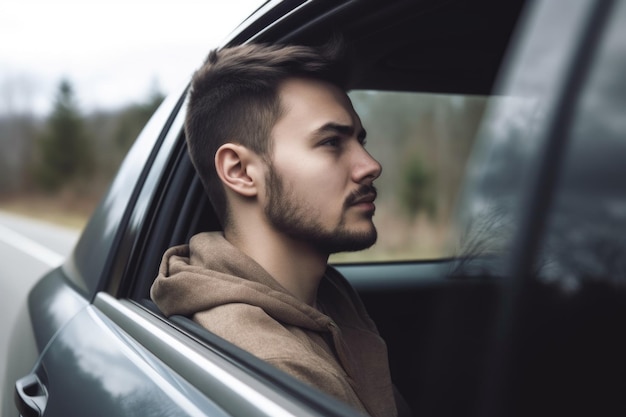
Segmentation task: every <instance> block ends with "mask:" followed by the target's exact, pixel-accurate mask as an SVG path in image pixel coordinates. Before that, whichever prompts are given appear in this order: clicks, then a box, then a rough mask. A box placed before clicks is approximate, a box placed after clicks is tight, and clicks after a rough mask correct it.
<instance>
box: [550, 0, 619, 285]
mask: <svg viewBox="0 0 626 417" xmlns="http://www.w3.org/2000/svg"><path fill="white" fill-rule="evenodd" d="M616 3H617V6H616V9H617V10H616V11H615V12H614V13H613V14H612V17H611V24H610V25H609V28H608V30H607V32H606V33H605V34H604V38H603V42H602V46H601V48H600V49H599V50H598V52H597V56H596V60H595V64H594V65H593V66H592V70H591V73H590V76H589V79H588V82H587V84H586V86H585V88H584V89H583V92H582V96H581V100H580V103H579V105H578V108H577V111H576V114H575V117H574V120H575V122H574V125H573V127H572V131H571V136H570V138H569V147H568V149H567V153H566V157H565V160H564V166H563V173H562V175H561V177H560V182H559V184H558V189H557V190H558V191H557V194H556V198H555V201H554V202H553V204H554V206H553V212H552V214H551V217H550V219H549V222H548V228H547V236H546V243H545V245H544V247H543V253H542V258H541V263H540V265H538V266H539V268H540V269H539V270H540V276H541V277H542V279H544V280H547V281H556V282H558V283H559V284H561V285H562V286H563V287H565V288H569V289H573V288H576V287H578V286H579V285H580V284H581V283H582V282H583V281H585V280H593V281H597V280H604V281H606V280H609V281H619V282H621V283H622V284H623V283H625V282H626V233H625V232H626V163H625V161H626V3H625V2H616Z"/></svg>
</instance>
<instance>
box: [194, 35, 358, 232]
mask: <svg viewBox="0 0 626 417" xmlns="http://www.w3.org/2000/svg"><path fill="white" fill-rule="evenodd" d="M349 76H350V66H349V65H348V63H347V60H346V54H345V53H344V48H343V44H342V42H341V41H340V40H333V41H331V42H329V43H328V44H326V45H324V46H322V47H309V46H296V45H291V46H281V45H266V44H248V45H239V46H234V47H229V48H224V49H221V50H213V51H211V52H210V53H209V56H208V58H207V59H206V61H205V63H204V64H203V65H202V67H200V68H199V69H198V70H197V71H196V72H195V74H194V76H193V78H192V82H191V88H190V92H189V103H188V108H187V114H186V119H185V134H186V137H187V145H188V150H189V155H190V157H191V160H192V162H193V164H194V167H195V168H196V171H197V172H198V175H199V177H200V180H201V181H202V184H203V186H204V188H205V190H206V192H207V194H208V196H209V199H210V200H211V203H212V205H213V208H214V209H215V212H216V214H217V216H218V219H219V220H220V222H221V223H222V226H225V225H226V222H227V221H228V219H227V217H228V213H227V202H226V194H225V191H224V186H223V185H222V184H221V181H220V180H219V177H218V176H217V173H216V170H215V153H216V152H217V150H218V149H219V147H220V146H222V145H223V144H224V143H228V142H236V143H238V144H240V145H243V146H246V147H247V148H249V149H251V150H252V151H254V152H256V153H257V154H259V155H261V156H263V157H266V156H268V155H269V153H270V151H271V143H270V140H269V139H270V132H271V130H272V128H273V126H274V124H275V123H276V122H277V120H278V118H279V117H280V115H281V112H282V109H281V105H280V100H279V97H278V87H279V85H280V83H281V82H282V81H284V80H286V79H288V78H291V77H306V78H314V79H320V80H324V81H328V82H331V83H332V84H335V85H337V86H338V87H340V88H341V89H343V90H344V91H345V90H347V89H348V82H349Z"/></svg>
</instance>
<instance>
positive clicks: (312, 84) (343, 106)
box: [278, 78, 360, 127]
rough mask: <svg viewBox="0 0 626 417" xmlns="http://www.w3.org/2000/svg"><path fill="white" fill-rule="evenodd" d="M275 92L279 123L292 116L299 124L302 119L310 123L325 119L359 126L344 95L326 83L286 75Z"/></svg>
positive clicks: (322, 121) (323, 121) (321, 123)
mask: <svg viewBox="0 0 626 417" xmlns="http://www.w3.org/2000/svg"><path fill="white" fill-rule="evenodd" d="M278 95H279V99H280V103H281V107H282V110H283V115H282V117H281V119H279V122H280V121H281V120H282V119H287V118H294V119H299V120H300V122H301V123H302V122H304V121H305V120H306V121H308V123H310V125H311V126H313V125H316V124H319V126H321V125H323V124H325V123H328V122H336V123H341V124H346V125H359V126H360V120H359V118H358V116H357V114H356V112H355V111H354V108H353V107H352V102H351V101H350V98H349V97H348V95H347V94H346V93H345V92H344V91H343V90H342V89H340V88H339V87H337V86H335V85H334V84H331V83H329V82H326V81H321V80H314V79H308V78H289V79H287V80H285V81H283V83H281V85H280V86H279V88H278ZM319 126H317V127H319Z"/></svg>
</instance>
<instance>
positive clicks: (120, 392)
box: [21, 305, 227, 416]
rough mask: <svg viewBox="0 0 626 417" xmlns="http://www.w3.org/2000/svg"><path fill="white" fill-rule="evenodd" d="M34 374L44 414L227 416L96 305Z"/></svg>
mask: <svg viewBox="0 0 626 417" xmlns="http://www.w3.org/2000/svg"><path fill="white" fill-rule="evenodd" d="M86 335H88V336H87V337H86ZM31 375H32V376H31V381H32V378H33V377H36V380H37V381H39V383H40V385H41V386H40V389H39V392H36V391H33V390H32V388H31V391H30V394H32V395H33V396H35V397H37V396H39V397H41V395H42V394H41V393H42V392H43V393H44V397H45V400H42V399H41V398H40V399H39V400H38V403H39V404H45V406H44V407H42V408H44V413H43V415H44V416H69V415H89V416H116V415H120V416H121V415H141V416H157V415H158V416H162V415H168V416H192V415H194V416H198V415H201V416H225V415H227V414H225V413H224V411H223V410H221V409H220V408H219V407H218V406H217V405H216V404H215V403H213V402H212V401H210V400H209V399H207V397H206V396H204V395H202V394H201V393H200V392H199V391H197V390H196V389H195V388H194V387H193V386H192V385H191V384H189V383H188V382H187V381H185V380H184V379H182V378H180V377H179V376H178V375H177V374H176V373H173V372H171V371H170V370H169V369H168V368H167V367H166V366H165V365H164V364H163V362H162V361H160V360H159V359H157V358H156V357H155V356H154V355H153V354H151V353H150V352H148V351H147V350H146V349H145V348H143V347H141V346H140V345H139V344H137V343H136V342H135V341H134V340H133V339H132V338H130V337H129V336H128V335H127V334H126V333H125V332H123V331H122V330H121V329H120V328H119V327H118V326H116V325H115V324H114V323H113V322H112V321H111V320H109V319H108V318H107V317H106V316H105V315H103V314H102V313H101V312H100V311H99V310H98V309H97V308H96V307H94V306H91V305H90V306H88V307H86V308H84V309H82V310H81V311H80V312H79V313H78V314H77V315H76V316H75V317H74V318H73V319H71V321H70V322H69V323H68V324H67V325H66V326H65V327H64V328H63V329H62V330H61V331H59V332H58V334H57V335H56V336H55V337H54V339H53V340H52V341H51V342H50V343H49V344H48V346H47V347H46V349H45V350H44V352H43V354H42V356H41V358H40V361H39V362H38V364H37V365H36V367H35V369H34V371H33V373H32V374H31ZM21 381H22V382H24V380H21ZM23 391H24V390H23ZM26 391H28V390H26ZM26 394H28V392H25V393H24V394H23V395H26ZM27 397H28V396H27Z"/></svg>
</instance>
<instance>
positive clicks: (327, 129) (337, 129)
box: [313, 122, 367, 141]
mask: <svg viewBox="0 0 626 417" xmlns="http://www.w3.org/2000/svg"><path fill="white" fill-rule="evenodd" d="M324 133H339V134H340V135H343V136H352V135H354V126H352V125H342V124H340V123H334V122H329V123H326V124H325V125H323V126H322V127H320V128H319V129H317V130H315V132H313V135H314V136H319V135H323V134H324ZM366 136H367V132H366V131H365V129H363V128H361V129H360V130H359V132H358V134H357V139H359V141H364V140H365V137H366Z"/></svg>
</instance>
